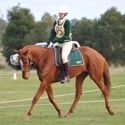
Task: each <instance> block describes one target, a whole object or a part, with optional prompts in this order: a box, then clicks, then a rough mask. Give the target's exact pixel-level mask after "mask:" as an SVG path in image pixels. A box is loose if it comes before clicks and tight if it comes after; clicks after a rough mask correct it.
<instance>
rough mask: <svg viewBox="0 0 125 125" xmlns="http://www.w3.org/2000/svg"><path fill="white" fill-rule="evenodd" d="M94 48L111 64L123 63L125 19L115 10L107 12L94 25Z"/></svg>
mask: <svg viewBox="0 0 125 125" xmlns="http://www.w3.org/2000/svg"><path fill="white" fill-rule="evenodd" d="M93 31H94V39H93V41H96V46H95V48H96V49H97V50H99V51H100V52H101V53H102V54H103V55H104V56H105V57H106V58H107V60H109V61H110V62H111V63H121V64H123V63H124V61H123V60H124V59H123V58H125V56H124V54H125V53H124V51H125V49H124V48H125V42H124V40H125V37H124V34H125V17H124V16H123V15H122V14H121V13H120V12H119V11H117V9H116V8H114V7H113V8H111V9H109V10H107V11H106V12H105V13H104V14H103V15H102V16H101V18H100V19H99V20H98V21H97V22H96V23H95V25H94V30H93Z"/></svg>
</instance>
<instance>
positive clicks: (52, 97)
mask: <svg viewBox="0 0 125 125" xmlns="http://www.w3.org/2000/svg"><path fill="white" fill-rule="evenodd" d="M46 92H47V94H48V98H49V100H50V102H51V103H52V104H53V106H54V107H55V109H56V110H57V112H58V115H59V117H60V118H62V117H63V116H64V114H63V113H62V111H61V109H60V108H59V106H58V104H57V103H56V101H55V99H54V96H53V89H52V86H51V85H49V86H48V88H47V89H46Z"/></svg>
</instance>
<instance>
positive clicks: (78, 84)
mask: <svg viewBox="0 0 125 125" xmlns="http://www.w3.org/2000/svg"><path fill="white" fill-rule="evenodd" d="M87 75H88V73H86V72H85V73H83V74H81V75H79V76H77V77H76V83H75V86H76V93H75V99H74V102H73V104H72V106H71V107H70V109H69V111H68V113H67V115H66V117H70V115H71V113H73V112H74V109H75V107H76V105H77V103H78V101H79V99H80V96H81V95H82V85H83V81H84V79H85V78H86V76H87Z"/></svg>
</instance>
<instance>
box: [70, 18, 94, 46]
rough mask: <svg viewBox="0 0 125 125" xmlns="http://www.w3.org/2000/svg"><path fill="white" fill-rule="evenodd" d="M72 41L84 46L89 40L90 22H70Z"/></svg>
mask: <svg viewBox="0 0 125 125" xmlns="http://www.w3.org/2000/svg"><path fill="white" fill-rule="evenodd" d="M72 24H73V26H72V34H73V36H72V37H73V40H77V41H79V43H80V44H81V45H86V44H87V42H89V41H90V40H91V31H92V25H93V22H92V20H89V19H87V18H82V19H81V20H72Z"/></svg>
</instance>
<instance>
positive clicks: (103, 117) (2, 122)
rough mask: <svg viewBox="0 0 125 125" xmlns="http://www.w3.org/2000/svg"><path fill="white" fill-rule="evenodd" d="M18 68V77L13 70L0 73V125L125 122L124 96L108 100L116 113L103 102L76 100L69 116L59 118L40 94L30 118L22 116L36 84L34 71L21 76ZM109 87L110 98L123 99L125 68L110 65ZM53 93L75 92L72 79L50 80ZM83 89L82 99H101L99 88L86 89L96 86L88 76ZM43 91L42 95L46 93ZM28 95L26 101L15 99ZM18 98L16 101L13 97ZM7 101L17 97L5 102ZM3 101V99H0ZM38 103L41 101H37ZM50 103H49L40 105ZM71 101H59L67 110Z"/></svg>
mask: <svg viewBox="0 0 125 125" xmlns="http://www.w3.org/2000/svg"><path fill="white" fill-rule="evenodd" d="M20 73H21V72H17V80H13V75H12V72H11V73H10V74H8V75H1V74H0V125H55V124H56V125H124V124H125V100H123V101H117V102H114V101H111V102H110V103H111V107H112V109H113V110H114V112H115V115H113V116H110V115H109V114H108V113H107V110H106V109H105V104H104V102H93V103H79V104H78V105H77V107H76V110H75V112H74V113H73V114H72V116H71V117H70V118H58V114H57V112H56V111H55V109H54V107H53V106H52V105H51V104H50V102H49V101H48V98H43V99H41V100H40V101H39V103H38V105H37V106H36V108H35V110H34V112H33V116H32V119H31V120H30V121H26V120H24V117H25V114H26V112H27V111H28V109H29V106H30V104H31V100H32V98H33V96H34V94H35V92H36V90H37V88H38V86H39V83H40V82H39V81H38V79H37V76H36V74H35V73H34V72H33V73H31V77H30V79H29V80H26V81H25V80H23V79H22V78H21V74H20ZM111 80H112V87H116V86H119V88H112V89H111V97H110V99H125V86H120V85H125V68H117V69H111ZM53 89H54V94H55V95H61V94H67V93H74V92H75V88H74V79H72V80H71V82H70V83H69V84H65V85H61V84H59V83H55V84H53ZM83 89H84V91H85V93H84V91H83V95H82V96H81V99H80V102H82V101H94V100H104V99H103V97H102V94H101V92H100V91H98V90H97V91H95V92H89V93H87V92H86V91H89V90H95V89H98V88H97V86H96V85H95V84H94V82H93V81H92V80H90V78H89V77H88V78H87V79H86V80H85V82H84V86H83ZM46 96H47V95H46V93H44V95H43V97H46ZM55 98H56V100H57V102H58V103H64V102H69V103H70V102H72V101H73V99H74V94H71V95H68V96H62V97H55ZM24 99H29V100H27V101H18V100H24ZM16 100H17V101H16ZM7 101H16V102H8V103H7ZM2 102H5V103H2ZM40 104H41V105H40ZM42 104H50V105H42ZM70 105H71V104H60V107H61V108H62V111H63V112H64V113H65V114H66V113H67V111H68V109H69V107H70Z"/></svg>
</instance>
